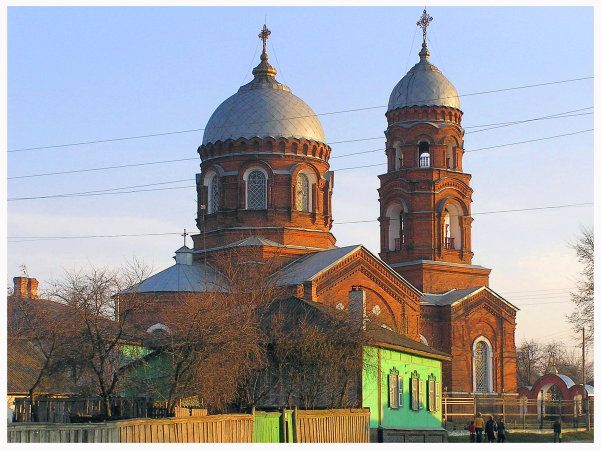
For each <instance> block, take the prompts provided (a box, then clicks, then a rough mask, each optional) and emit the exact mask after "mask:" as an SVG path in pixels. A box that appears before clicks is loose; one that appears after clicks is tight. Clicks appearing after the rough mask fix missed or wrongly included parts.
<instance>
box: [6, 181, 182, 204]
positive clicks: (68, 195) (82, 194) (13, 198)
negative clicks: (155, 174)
mask: <svg viewBox="0 0 601 450" xmlns="http://www.w3.org/2000/svg"><path fill="white" fill-rule="evenodd" d="M183 181H190V179H189V178H184V179H181V180H172V181H162V182H160V183H148V184H137V185H133V186H122V187H117V188H110V189H99V190H95V191H83V192H70V193H65V194H53V195H40V196H37V197H12V198H8V199H7V201H9V202H15V201H20V200H38V199H46V198H59V197H86V196H89V195H96V194H98V193H112V192H110V191H120V190H123V189H134V188H140V187H148V186H158V185H162V184H171V183H181V182H183ZM186 187H187V186H186ZM116 193H117V194H122V193H124V192H116Z"/></svg>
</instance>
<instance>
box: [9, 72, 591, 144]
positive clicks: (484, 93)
mask: <svg viewBox="0 0 601 450" xmlns="http://www.w3.org/2000/svg"><path fill="white" fill-rule="evenodd" d="M593 78H594V77H592V76H589V77H580V78H571V79H566V80H558V81H550V82H544V83H536V84H530V85H522V86H513V87H509V88H501V89H492V90H488V91H480V92H471V93H468V94H463V95H451V96H446V97H438V98H432V99H428V100H425V101H435V100H445V99H450V98H458V97H470V96H475V95H486V94H494V93H498V92H507V91H514V90H520V89H530V88H534V87H541V86H549V85H555V84H563V83H572V82H577V81H584V80H590V79H593ZM386 107H388V105H378V106H366V107H362V108H350V109H343V110H338V111H330V112H325V113H316V114H309V115H303V116H295V117H283V118H281V119H271V120H267V121H258V122H250V123H248V125H252V124H262V123H270V122H277V121H283V120H291V119H303V118H308V117H316V116H329V115H335V114H345V113H350V112H358V111H368V110H373V109H379V108H386ZM227 127H228V126H226V127H213V128H212V129H219V128H227ZM204 130H205V128H194V129H188V130H179V131H168V132H164V133H153V134H145V135H138V136H125V137H116V138H107V139H94V140H88V141H82V142H74V143H65V144H55V145H43V146H36V147H25V148H17V149H9V150H7V152H8V153H16V152H27V151H34V150H44V149H52V148H62V147H73V146H79V145H87V144H100V143H106V142H116V141H124V140H130V139H143V138H150V137H157V136H166V135H171V134H182V133H191V132H196V131H204Z"/></svg>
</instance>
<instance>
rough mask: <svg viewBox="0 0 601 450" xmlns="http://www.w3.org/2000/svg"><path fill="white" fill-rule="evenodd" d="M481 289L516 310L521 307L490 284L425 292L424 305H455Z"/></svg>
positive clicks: (423, 295)
mask: <svg viewBox="0 0 601 450" xmlns="http://www.w3.org/2000/svg"><path fill="white" fill-rule="evenodd" d="M481 291H488V292H490V293H491V294H492V295H493V296H495V297H497V298H498V299H499V300H501V301H502V302H503V303H505V304H506V305H507V306H509V307H510V308H512V309H514V310H516V311H519V308H518V307H517V306H515V305H513V304H511V303H510V302H509V301H507V300H506V299H505V298H503V297H502V296H501V295H499V294H497V293H496V292H495V291H493V290H492V289H490V288H489V287H488V286H476V287H471V288H467V289H451V290H450V291H447V292H444V293H442V294H430V293H427V292H424V293H423V294H422V305H433V306H449V305H454V304H456V303H459V302H462V301H463V300H466V299H468V298H469V297H471V296H472V295H474V294H476V293H478V292H481Z"/></svg>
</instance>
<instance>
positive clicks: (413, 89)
mask: <svg viewBox="0 0 601 450" xmlns="http://www.w3.org/2000/svg"><path fill="white" fill-rule="evenodd" d="M419 56H420V61H419V62H418V63H417V64H416V65H415V66H413V67H412V68H411V70H410V71H409V72H407V75H405V76H404V77H403V78H402V79H401V81H399V82H398V84H397V85H396V86H395V87H394V89H393V90H392V93H391V94H390V100H389V101H388V111H392V110H393V109H396V108H403V107H409V106H449V107H451V108H457V109H460V106H461V105H460V103H459V95H458V94H457V90H456V89H455V86H453V84H452V83H451V82H450V81H449V80H448V79H447V78H446V77H445V76H444V75H443V74H442V72H441V71H440V70H439V69H438V68H437V67H436V66H435V65H433V64H431V63H430V61H428V58H429V56H430V52H429V51H428V48H427V47H426V45H425V44H423V45H422V50H421V51H420V52H419Z"/></svg>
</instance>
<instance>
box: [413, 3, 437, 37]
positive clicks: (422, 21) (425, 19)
mask: <svg viewBox="0 0 601 450" xmlns="http://www.w3.org/2000/svg"><path fill="white" fill-rule="evenodd" d="M433 20H434V18H433V17H432V16H430V15H429V14H428V12H427V11H426V8H424V12H423V13H422V16H421V17H420V18H419V20H418V21H417V24H416V25H417V26H418V27H420V28H421V29H422V37H423V41H422V45H426V35H427V34H428V25H430V22H432V21H433Z"/></svg>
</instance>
